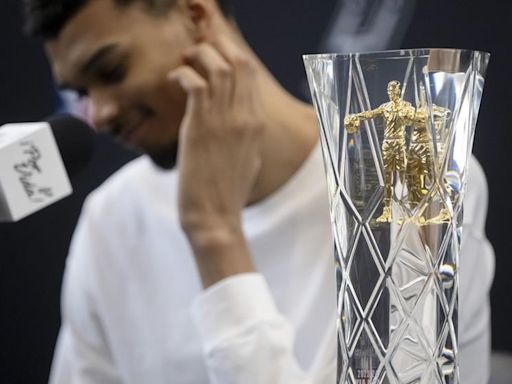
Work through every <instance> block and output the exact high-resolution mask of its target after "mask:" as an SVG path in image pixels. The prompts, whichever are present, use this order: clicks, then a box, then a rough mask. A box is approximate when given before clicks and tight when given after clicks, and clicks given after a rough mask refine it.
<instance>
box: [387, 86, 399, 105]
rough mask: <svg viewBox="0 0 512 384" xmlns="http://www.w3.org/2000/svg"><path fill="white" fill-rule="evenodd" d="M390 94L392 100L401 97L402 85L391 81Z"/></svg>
mask: <svg viewBox="0 0 512 384" xmlns="http://www.w3.org/2000/svg"><path fill="white" fill-rule="evenodd" d="M388 96H389V100H391V101H397V100H399V99H400V86H399V85H397V84H395V83H391V84H389V85H388Z"/></svg>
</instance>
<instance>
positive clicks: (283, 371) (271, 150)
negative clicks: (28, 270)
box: [28, 0, 490, 384]
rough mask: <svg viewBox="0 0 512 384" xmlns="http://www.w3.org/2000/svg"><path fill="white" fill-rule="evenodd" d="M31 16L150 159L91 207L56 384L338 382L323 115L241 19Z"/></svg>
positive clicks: (77, 246)
mask: <svg viewBox="0 0 512 384" xmlns="http://www.w3.org/2000/svg"><path fill="white" fill-rule="evenodd" d="M28 11H29V12H28V13H29V25H30V29H31V30H32V33H33V34H35V35H39V36H42V37H43V38H44V39H45V42H46V48H47V52H48V55H49V57H50V61H51V63H52V67H53V71H54V75H55V78H56V81H57V82H58V83H59V84H60V86H61V87H63V88H70V89H74V90H76V91H78V92H79V93H80V94H82V95H84V96H87V97H88V98H89V99H90V102H91V106H92V111H91V117H92V120H93V122H94V124H95V126H96V127H97V129H98V130H99V131H108V132H110V133H112V134H113V135H114V136H115V137H117V138H118V139H119V140H120V141H121V142H122V143H124V144H125V145H126V146H128V147H131V148H134V149H138V150H140V151H142V152H144V153H146V154H147V156H143V157H141V158H139V159H137V160H135V161H134V162H132V163H130V164H128V165H127V166H126V167H124V168H123V169H121V170H120V171H119V172H118V173H117V174H116V175H114V176H113V177H112V178H111V179H109V180H108V181H107V182H106V183H105V184H104V185H103V186H102V187H100V188H99V189H98V190H97V191H96V192H95V193H93V194H92V195H91V196H90V197H89V199H88V201H87V202H86V204H85V206H84V210H83V213H82V218H81V220H80V223H79V225H78V227H77V230H76V233H75V237H74V241H73V244H72V246H71V250H70V256H69V259H68V263H67V267H66V274H65V279H64V287H63V324H62V329H61V332H60V336H59V340H58V345H57V350H56V355H55V360H54V366H53V371H52V377H51V380H52V382H54V383H84V382H85V383H152V384H153V383H169V382H172V383H205V382H208V381H210V382H212V383H244V384H251V383H262V384H263V383H265V384H268V383H294V384H295V383H330V382H334V381H335V375H336V348H335V345H336V336H335V320H336V308H335V303H336V299H335V291H334V290H335V282H334V273H333V267H332V258H333V255H332V239H331V235H330V223H329V215H328V209H327V202H326V191H325V181H324V176H323V171H322V165H321V164H322V160H321V155H320V149H319V147H318V145H317V131H316V122H315V114H314V111H313V109H312V108H311V107H310V106H309V105H306V104H304V103H302V102H300V101H299V100H297V99H295V98H293V97H292V96H291V95H289V94H288V93H287V92H286V91H285V90H284V89H282V87H281V86H280V85H279V84H278V83H277V81H276V80H275V79H274V78H273V77H272V76H271V75H270V73H269V72H268V71H267V70H266V68H265V67H264V66H263V65H262V64H261V62H260V61H259V60H258V58H257V57H256V56H255V55H254V53H253V52H252V51H251V50H250V48H249V47H248V45H247V43H246V42H245V41H244V40H243V38H242V37H241V35H240V33H239V32H238V30H237V28H236V25H235V23H234V21H233V19H232V17H231V15H230V13H229V7H228V5H227V4H226V3H225V2H224V1H220V0H219V2H215V1H214V0H175V1H173V0H153V1H151V0H146V1H143V0H133V1H129V0H124V1H122V0H117V1H115V0H89V1H87V0H85V1H76V0H75V1H71V0H69V1H64V0H60V1H56V0H51V1H50V0H31V1H29V2H28ZM175 165H177V166H176V167H175ZM171 168H176V170H172V171H166V169H171ZM480 176H481V175H480V174H477V177H480ZM477 182H479V183H481V180H477ZM470 189H471V188H470ZM469 194H471V192H470V193H469ZM469 209H471V208H469ZM481 220H483V219H481ZM476 228H477V229H476V232H475V233H476V234H477V235H478V236H479V238H482V237H483V235H482V232H481V229H480V227H476ZM470 251H471V252H475V254H476V255H478V254H480V255H483V254H485V253H489V252H490V250H489V248H488V245H487V243H486V242H485V241H480V242H475V244H472V249H471V250H470ZM486 278H487V273H482V274H481V275H475V279H476V280H479V281H480V284H481V285H485V284H487V281H486ZM484 299H485V298H484V297H482V298H479V299H478V300H480V302H481V303H482V305H483V304H484ZM485 332H486V329H485V327H484V328H479V329H478V330H477V332H476V336H477V337H478V338H479V340H480V339H481V338H480V336H481V335H483V334H485ZM479 343H480V341H479ZM479 345H481V344H479ZM476 369H480V368H477V367H475V370H476Z"/></svg>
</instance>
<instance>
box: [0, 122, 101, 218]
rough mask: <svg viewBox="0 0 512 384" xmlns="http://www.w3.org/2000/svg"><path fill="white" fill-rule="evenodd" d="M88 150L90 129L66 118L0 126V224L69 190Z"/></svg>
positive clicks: (91, 145)
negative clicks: (72, 178)
mask: <svg viewBox="0 0 512 384" xmlns="http://www.w3.org/2000/svg"><path fill="white" fill-rule="evenodd" d="M93 150H94V131H93V130H92V128H90V127H89V126H88V125H87V124H86V123H84V122H83V121H81V120H79V119H77V118H75V117H72V116H70V115H55V116H52V117H50V118H48V119H47V120H46V121H42V122H36V123H14V124H5V125H3V126H1V127H0V222H16V221H19V220H21V219H23V218H24V217H27V216H29V215H31V214H32V213H34V212H37V211H39V210H41V209H43V208H45V207H47V206H49V205H51V204H53V203H55V202H57V201H58V200H61V199H63V198H64V197H66V196H69V195H70V194H71V193H72V192H73V189H72V187H71V183H70V181H69V176H73V175H75V174H77V173H78V172H80V170H81V169H82V168H84V167H85V165H86V164H87V163H88V162H89V160H90V159H91V157H92V154H93Z"/></svg>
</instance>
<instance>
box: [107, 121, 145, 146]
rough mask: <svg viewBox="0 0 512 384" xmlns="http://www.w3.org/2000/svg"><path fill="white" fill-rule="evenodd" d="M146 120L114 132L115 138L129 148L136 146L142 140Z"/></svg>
mask: <svg viewBox="0 0 512 384" xmlns="http://www.w3.org/2000/svg"><path fill="white" fill-rule="evenodd" d="M144 120H145V118H141V119H139V120H137V121H136V122H134V123H132V124H130V125H124V126H123V127H122V128H117V129H113V130H112V134H113V135H114V137H116V138H117V139H119V140H120V141H121V142H123V143H125V144H128V145H129V146H136V145H137V144H138V142H139V140H140V136H141V132H142V125H143V123H144Z"/></svg>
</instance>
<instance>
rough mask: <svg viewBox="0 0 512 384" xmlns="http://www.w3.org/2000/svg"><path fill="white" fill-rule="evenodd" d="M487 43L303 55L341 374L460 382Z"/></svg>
mask: <svg viewBox="0 0 512 384" xmlns="http://www.w3.org/2000/svg"><path fill="white" fill-rule="evenodd" d="M488 60H489V54H487V53H484V52H475V51H469V50H455V49H414V50H400V51H385V52H375V53H360V54H359V53H356V54H347V55H341V54H320V55H305V56H304V63H305V67H306V72H307V76H308V82H309V86H310V90H311V95H312V98H313V103H314V105H315V108H316V112H317V117H318V122H319V129H320V139H321V146H322V153H323V159H324V165H325V172H326V176H327V186H328V195H329V202H330V218H331V222H332V229H333V235H334V236H333V237H334V250H335V263H336V264H335V265H336V280H337V291H338V296H337V297H338V303H337V305H338V319H337V337H338V343H337V344H338V369H337V383H340V384H341V383H353V384H356V383H357V384H381V383H392V384H394V383H396V384H405V383H426V384H427V383H428V384H432V383H443V384H445V383H450V384H452V383H458V382H459V365H458V349H457V310H458V287H459V275H458V259H459V250H460V240H461V231H462V229H463V228H462V208H463V204H462V199H463V196H464V190H465V186H466V179H467V175H468V164H469V159H470V156H471V149H472V144H473V136H474V130H475V125H476V120H477V115H478V110H479V106H480V100H481V97H482V90H483V83H484V75H485V71H486V67H487V63H488Z"/></svg>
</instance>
